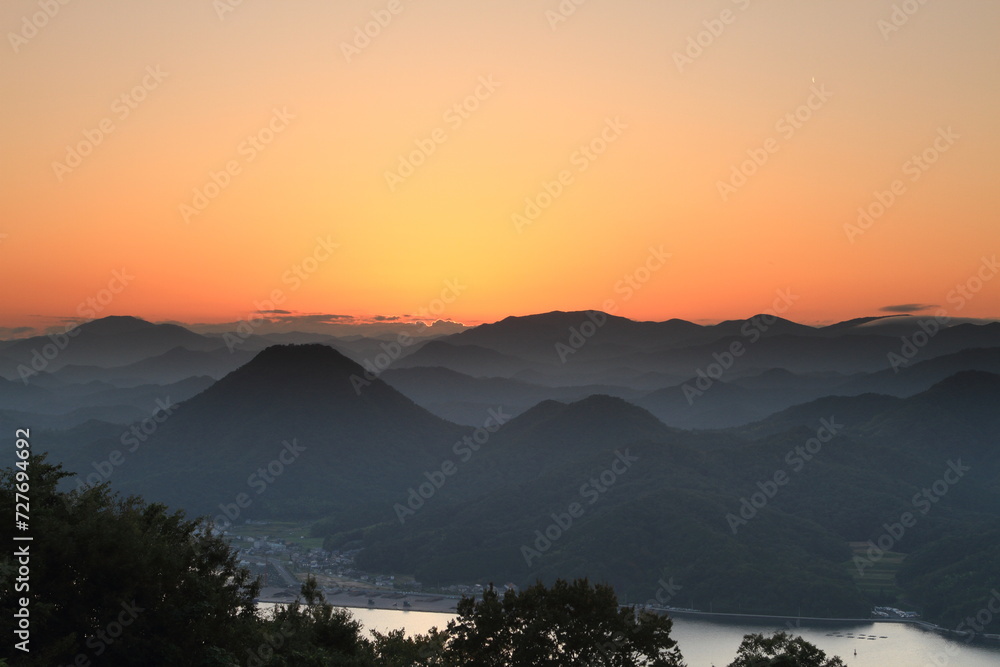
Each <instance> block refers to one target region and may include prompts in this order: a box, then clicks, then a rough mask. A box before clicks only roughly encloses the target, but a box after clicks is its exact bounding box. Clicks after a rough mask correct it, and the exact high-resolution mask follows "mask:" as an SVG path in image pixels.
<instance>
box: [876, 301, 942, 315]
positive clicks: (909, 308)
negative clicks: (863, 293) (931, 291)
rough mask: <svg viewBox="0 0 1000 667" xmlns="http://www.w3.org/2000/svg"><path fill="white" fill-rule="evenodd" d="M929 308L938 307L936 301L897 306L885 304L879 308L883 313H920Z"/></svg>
mask: <svg viewBox="0 0 1000 667" xmlns="http://www.w3.org/2000/svg"><path fill="white" fill-rule="evenodd" d="M928 308H937V304H936V303H900V304H896V305H895V306H884V307H882V308H879V310H880V311H881V312H883V313H919V312H920V311H922V310H927V309H928Z"/></svg>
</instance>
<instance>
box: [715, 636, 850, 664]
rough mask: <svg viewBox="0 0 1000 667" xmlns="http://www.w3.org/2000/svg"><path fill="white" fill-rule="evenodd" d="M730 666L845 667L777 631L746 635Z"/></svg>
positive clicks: (837, 660) (835, 658)
mask: <svg viewBox="0 0 1000 667" xmlns="http://www.w3.org/2000/svg"><path fill="white" fill-rule="evenodd" d="M729 667H845V666H844V662H843V661H842V660H841V659H840V658H837V657H833V658H827V657H826V653H824V652H823V651H821V650H820V649H819V648H817V647H816V646H814V645H813V644H811V643H809V642H807V641H806V640H804V639H802V637H796V636H793V635H790V634H788V633H787V632H776V633H774V634H773V635H770V636H767V635H764V634H749V635H746V636H744V637H743V642H742V643H740V647H739V650H738V652H737V654H736V660H734V661H733V662H731V663H729Z"/></svg>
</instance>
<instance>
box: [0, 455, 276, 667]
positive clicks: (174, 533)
mask: <svg viewBox="0 0 1000 667" xmlns="http://www.w3.org/2000/svg"><path fill="white" fill-rule="evenodd" d="M24 467H25V468H26V470H22V471H21V472H27V473H28V480H27V482H28V484H29V487H28V489H27V490H28V493H27V495H28V496H29V498H30V512H29V517H30V521H29V529H28V530H27V531H25V532H19V534H20V535H29V536H31V537H32V538H33V539H32V540H31V541H30V542H24V543H23V544H27V545H29V547H28V548H29V553H30V556H29V561H30V562H29V568H30V580H29V581H27V584H28V589H27V590H18V591H15V590H14V585H15V578H14V577H13V576H12V573H13V572H15V571H16V570H17V568H18V566H19V563H18V562H17V561H16V560H15V558H14V557H13V556H12V552H11V550H8V549H5V550H4V552H3V555H2V556H0V570H2V571H3V575H4V576H3V577H2V582H0V593H2V595H0V614H2V615H3V616H4V617H5V618H8V619H9V618H12V615H13V614H14V613H15V610H16V608H17V606H18V604H17V603H18V601H19V600H20V598H25V597H26V598H27V599H28V600H29V606H28V609H29V613H30V622H31V641H30V645H29V647H30V652H29V653H24V652H22V651H18V650H15V649H13V648H12V646H11V642H9V641H7V642H4V648H3V649H2V651H3V654H5V657H6V658H7V659H8V661H10V663H11V664H12V665H45V666H46V667H49V666H51V665H63V664H80V665H86V664H97V663H99V664H101V665H181V664H185V665H226V666H227V667H228V666H229V665H232V664H233V663H234V662H236V656H237V655H238V653H239V650H240V648H241V647H242V646H244V645H246V644H247V643H249V642H252V641H253V639H254V638H255V637H256V636H257V633H259V631H260V620H259V618H258V616H257V613H256V608H255V605H254V598H255V597H256V596H257V592H258V583H257V582H256V581H253V580H251V578H250V575H249V572H248V571H247V570H246V569H244V568H241V567H239V564H238V563H237V561H236V556H235V554H234V553H233V552H232V551H231V550H230V549H229V545H228V544H226V543H225V542H224V541H223V540H221V539H219V538H217V537H213V536H211V535H210V534H209V533H208V531H207V530H205V526H204V524H203V523H202V522H200V521H187V520H185V519H184V517H183V514H181V513H170V512H168V511H167V509H166V508H165V507H164V506H163V505H155V504H154V505H147V504H146V503H144V502H143V501H142V500H141V499H140V498H137V497H131V498H125V499H121V498H118V497H117V496H113V495H111V494H110V493H109V491H108V488H107V485H101V486H97V487H93V488H89V489H86V490H84V491H82V492H77V491H72V492H69V493H63V492H59V491H58V490H57V488H56V487H57V485H58V483H59V481H60V480H61V479H63V478H65V477H69V476H70V475H69V473H67V472H64V471H63V470H62V467H61V466H54V465H51V464H49V463H47V462H46V461H45V456H44V455H42V456H32V457H31V458H29V459H28V460H27V464H26V466H24ZM17 472H18V470H17V469H6V470H3V471H2V472H0V516H3V517H4V521H3V522H2V525H3V527H2V528H0V539H3V540H4V543H5V544H14V542H13V540H12V537H13V535H12V533H13V532H15V531H14V526H13V524H14V522H13V520H12V518H13V516H14V504H15V490H16V489H17V488H18V487H17V486H16V484H23V483H24V476H21V478H20V481H19V480H18V478H17ZM20 488H24V487H23V486H22V487H20ZM18 544H22V543H18Z"/></svg>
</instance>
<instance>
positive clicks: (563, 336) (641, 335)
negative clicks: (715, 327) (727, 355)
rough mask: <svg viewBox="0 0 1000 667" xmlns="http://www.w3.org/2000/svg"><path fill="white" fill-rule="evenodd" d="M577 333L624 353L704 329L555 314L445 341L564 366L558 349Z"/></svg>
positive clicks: (695, 336)
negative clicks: (623, 349) (560, 362)
mask: <svg viewBox="0 0 1000 667" xmlns="http://www.w3.org/2000/svg"><path fill="white" fill-rule="evenodd" d="M574 330H576V331H577V332H580V335H582V336H584V337H585V339H586V340H587V341H590V342H592V343H594V344H595V345H601V344H609V345H614V346H618V347H620V348H625V349H630V348H640V349H642V348H649V347H654V346H662V345H665V344H666V345H680V344H684V343H688V342H694V341H699V340H703V339H704V328H703V327H701V326H699V325H697V324H692V323H691V322H686V321H684V320H676V319H675V320H667V321H666V322H636V321H634V320H629V319H626V318H624V317H618V316H615V315H608V314H607V313H602V312H599V311H576V312H563V311H554V312H550V313H543V314H540V315H528V316H524V317H507V318H504V319H502V320H500V321H499V322H495V323H493V324H483V325H480V326H478V327H475V328H474V329H470V330H468V331H463V332H462V333H459V334H455V335H452V336H449V337H448V338H447V339H446V340H447V342H448V343H450V344H452V345H478V346H481V347H487V348H490V349H493V350H497V351H498V352H502V353H504V354H508V355H511V356H515V357H523V358H525V359H528V360H531V361H536V362H541V363H545V364H552V363H559V354H558V352H557V351H556V344H558V343H562V344H564V345H569V344H571V343H570V338H571V337H572V336H573V331H574ZM591 331H592V333H591Z"/></svg>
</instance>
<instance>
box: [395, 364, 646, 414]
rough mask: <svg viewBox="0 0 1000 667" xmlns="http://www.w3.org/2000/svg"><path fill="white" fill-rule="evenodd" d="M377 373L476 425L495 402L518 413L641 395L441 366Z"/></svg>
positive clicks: (437, 409) (420, 400)
mask: <svg viewBox="0 0 1000 667" xmlns="http://www.w3.org/2000/svg"><path fill="white" fill-rule="evenodd" d="M380 377H381V379H383V380H385V381H386V382H388V383H389V384H390V385H392V386H393V387H395V388H396V389H398V390H399V391H400V392H402V393H403V394H405V395H406V396H407V397H409V398H410V399H411V400H413V402H415V403H416V404H417V405H420V406H421V407H423V408H426V409H427V410H429V411H430V412H432V413H434V414H436V415H438V416H439V417H442V418H444V419H447V420H449V421H453V422H455V423H456V424H467V425H471V426H479V425H480V424H481V423H482V421H483V414H485V412H486V410H487V409H489V408H491V407H496V406H497V405H503V406H504V408H505V409H506V410H507V411H508V412H510V413H511V414H513V415H518V414H520V413H521V412H523V411H524V410H527V409H528V408H530V407H532V406H534V405H536V404H537V403H539V402H541V401H545V400H556V401H578V400H580V399H583V398H586V397H587V396H591V395H593V394H609V395H614V396H618V397H621V398H632V397H637V396H640V395H641V392H638V391H635V390H632V389H628V388H626V387H616V386H613V385H583V386H569V387H546V386H541V385H536V384H532V383H529V382H522V381H520V380H515V379H512V378H502V377H480V378H474V377H471V376H468V375H464V374H462V373H458V372H456V371H453V370H449V369H447V368H440V367H433V368H426V367H414V368H390V369H389V370H387V371H385V372H384V373H382V374H381V375H380Z"/></svg>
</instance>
